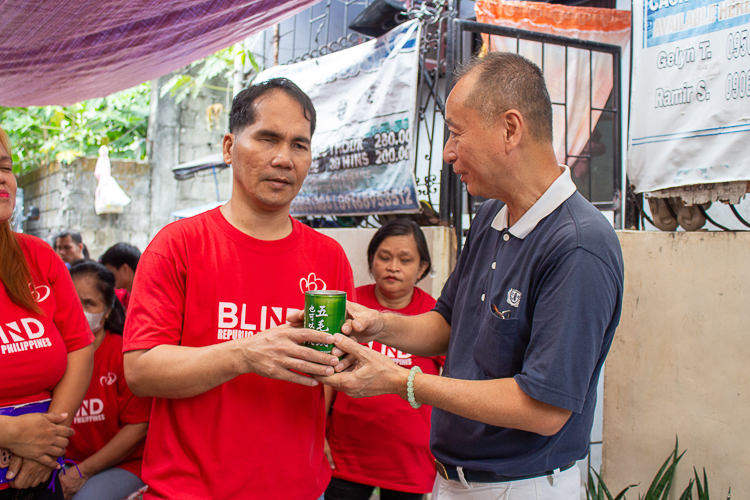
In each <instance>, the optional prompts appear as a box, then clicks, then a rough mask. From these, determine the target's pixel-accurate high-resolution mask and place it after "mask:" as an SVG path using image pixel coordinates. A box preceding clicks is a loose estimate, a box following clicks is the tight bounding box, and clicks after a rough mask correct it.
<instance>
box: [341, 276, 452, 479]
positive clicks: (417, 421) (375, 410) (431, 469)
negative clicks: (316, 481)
mask: <svg viewBox="0 0 750 500" xmlns="http://www.w3.org/2000/svg"><path fill="white" fill-rule="evenodd" d="M357 302H358V303H360V304H362V305H363V306H367V307H369V308H371V309H377V310H380V311H393V312H397V313H399V314H403V315H407V316H414V315H417V314H422V313H425V312H428V311H431V310H432V308H433V307H435V299H433V298H432V297H430V295H429V294H427V293H425V292H423V291H422V290H421V289H419V288H414V296H413V297H412V300H411V303H410V304H409V305H408V306H406V307H405V308H403V309H398V310H392V309H388V308H385V307H383V306H382V305H380V303H379V302H378V301H377V298H376V297H375V285H366V286H361V287H359V288H357ZM369 346H370V347H371V348H372V349H374V350H376V351H378V352H381V353H383V354H385V355H386V356H388V357H389V358H391V359H393V361H394V362H395V363H396V364H398V365H400V366H403V367H405V368H407V369H410V368H411V367H412V366H415V365H416V366H419V367H420V368H421V369H422V372H424V373H427V374H431V375H437V374H438V373H440V367H441V366H442V365H443V363H444V362H445V357H444V356H438V357H434V358H426V357H422V356H412V355H411V354H408V353H404V352H401V351H399V350H396V349H392V348H390V347H388V346H385V345H382V344H380V343H378V342H370V343H369ZM431 413H432V407H431V406H427V405H422V406H421V407H420V408H419V409H417V410H415V409H414V408H412V407H411V405H410V404H409V403H408V402H407V401H404V400H403V399H401V397H400V396H398V395H397V394H384V395H382V396H374V397H370V398H361V399H353V398H350V397H349V396H347V395H346V394H344V393H342V392H338V393H336V400H335V402H334V404H333V408H332V411H331V416H330V419H329V421H328V430H327V435H328V444H329V445H330V447H331V453H332V454H333V461H334V463H335V464H336V468H335V469H334V470H333V475H334V476H335V477H337V478H340V479H345V480H347V481H353V482H355V483H361V484H370V485H373V486H380V487H381V488H386V489H390V490H396V491H403V492H407V493H429V492H430V491H432V485H433V483H434V481H435V462H434V458H433V457H432V453H430V416H431Z"/></svg>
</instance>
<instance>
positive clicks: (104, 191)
mask: <svg viewBox="0 0 750 500" xmlns="http://www.w3.org/2000/svg"><path fill="white" fill-rule="evenodd" d="M94 176H95V177H96V180H97V181H99V183H98V184H97V186H96V192H95V193H94V210H96V215H102V214H121V213H122V209H123V207H125V205H127V204H128V203H130V197H129V196H128V195H126V194H125V191H123V190H122V188H120V185H119V184H117V181H116V180H115V178H114V177H112V166H111V164H110V162H109V148H108V147H107V146H102V147H100V148H99V158H98V159H97V160H96V168H95V169H94Z"/></svg>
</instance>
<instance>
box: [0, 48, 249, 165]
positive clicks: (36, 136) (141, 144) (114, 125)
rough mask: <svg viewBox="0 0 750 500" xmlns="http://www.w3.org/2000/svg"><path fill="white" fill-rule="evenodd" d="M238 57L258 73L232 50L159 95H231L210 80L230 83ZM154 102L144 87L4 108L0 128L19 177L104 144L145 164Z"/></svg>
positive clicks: (93, 152)
mask: <svg viewBox="0 0 750 500" xmlns="http://www.w3.org/2000/svg"><path fill="white" fill-rule="evenodd" d="M237 56H240V57H241V61H242V64H243V66H245V63H246V62H249V63H250V65H252V69H253V70H254V71H255V72H256V73H257V72H258V71H259V70H260V68H259V67H258V64H257V62H256V60H255V57H254V55H253V54H252V53H250V52H249V51H247V50H245V49H244V48H243V46H242V44H236V45H232V46H230V47H227V48H226V49H222V50H220V51H218V52H216V53H215V54H212V55H210V56H208V57H206V58H205V59H201V60H199V61H196V62H194V63H192V64H190V65H188V66H186V67H184V68H182V70H180V71H178V72H176V73H175V74H173V76H172V77H171V78H170V79H169V80H168V81H167V82H166V83H165V84H164V85H162V87H161V88H160V89H159V93H160V96H161V97H163V96H165V95H166V94H167V93H170V94H171V95H172V97H173V98H174V99H175V101H176V102H177V103H179V102H181V101H182V100H183V99H185V98H187V97H193V98H195V97H196V96H197V95H198V92H199V91H200V89H201V88H204V87H205V88H212V89H215V90H223V91H226V92H230V91H231V87H229V86H227V87H217V86H215V85H211V84H210V83H209V81H213V79H216V78H218V79H222V80H225V81H227V82H231V81H232V74H233V72H234V60H235V57H237ZM251 72H252V71H251ZM150 97H151V83H150V82H146V83H143V84H141V85H138V86H137V87H133V88H131V89H128V90H123V91H122V92H118V93H116V94H112V95H110V96H107V97H103V98H99V99H90V100H88V101H83V102H79V103H76V104H73V105H72V106H44V107H28V108H3V107H0V126H2V127H3V129H4V130H5V131H6V132H7V133H8V135H9V136H10V140H11V145H12V147H13V169H14V170H15V172H16V173H18V174H21V173H24V172H27V171H29V170H33V169H34V168H37V167H40V166H42V165H46V164H49V163H50V162H52V161H55V160H57V161H59V162H61V163H70V162H72V161H73V160H74V159H75V158H77V157H80V156H97V155H98V154H99V147H100V146H102V145H106V146H109V156H110V158H121V159H131V160H133V159H135V160H143V159H145V158H146V151H147V148H146V144H147V141H146V137H147V132H148V117H149V100H150Z"/></svg>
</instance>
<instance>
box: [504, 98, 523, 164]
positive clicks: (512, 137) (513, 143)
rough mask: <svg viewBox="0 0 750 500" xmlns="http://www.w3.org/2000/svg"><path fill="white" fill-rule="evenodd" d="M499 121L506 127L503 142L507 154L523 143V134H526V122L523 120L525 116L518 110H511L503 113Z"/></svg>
mask: <svg viewBox="0 0 750 500" xmlns="http://www.w3.org/2000/svg"><path fill="white" fill-rule="evenodd" d="M499 121H500V122H501V123H502V125H503V127H504V131H503V140H504V142H505V152H506V154H507V153H510V152H511V151H513V150H514V149H515V148H516V147H518V145H519V144H520V143H521V139H522V138H523V134H524V133H525V132H526V122H525V121H524V119H523V115H521V113H520V112H519V111H518V110H516V109H509V110H508V111H506V112H505V113H503V115H502V117H501V118H500V120H499Z"/></svg>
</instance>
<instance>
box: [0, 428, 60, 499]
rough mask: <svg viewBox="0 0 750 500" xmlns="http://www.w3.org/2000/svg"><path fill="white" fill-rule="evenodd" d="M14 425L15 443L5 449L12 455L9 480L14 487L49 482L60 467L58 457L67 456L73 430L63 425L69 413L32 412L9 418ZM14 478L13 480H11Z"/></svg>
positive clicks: (18, 487) (7, 475) (8, 474)
mask: <svg viewBox="0 0 750 500" xmlns="http://www.w3.org/2000/svg"><path fill="white" fill-rule="evenodd" d="M7 418H9V419H10V420H8V422H7V423H8V425H9V426H12V431H11V432H10V433H9V434H10V435H11V436H13V440H12V442H8V443H5V447H6V448H7V449H8V450H9V451H10V452H11V453H13V458H11V460H10V464H9V465H8V472H7V473H6V478H8V479H9V483H8V484H9V485H10V486H11V487H12V488H17V489H24V488H33V487H34V486H38V485H39V484H41V483H42V482H43V481H46V480H47V479H49V477H50V474H51V473H52V470H53V469H58V468H60V465H59V464H58V463H57V457H60V456H62V455H63V453H65V447H67V446H68V438H69V437H70V436H72V435H73V429H71V428H70V427H67V426H66V425H64V424H63V422H65V419H66V418H67V414H64V413H63V414H59V413H30V414H28V415H21V416H18V417H7ZM11 479H12V480H11Z"/></svg>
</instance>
